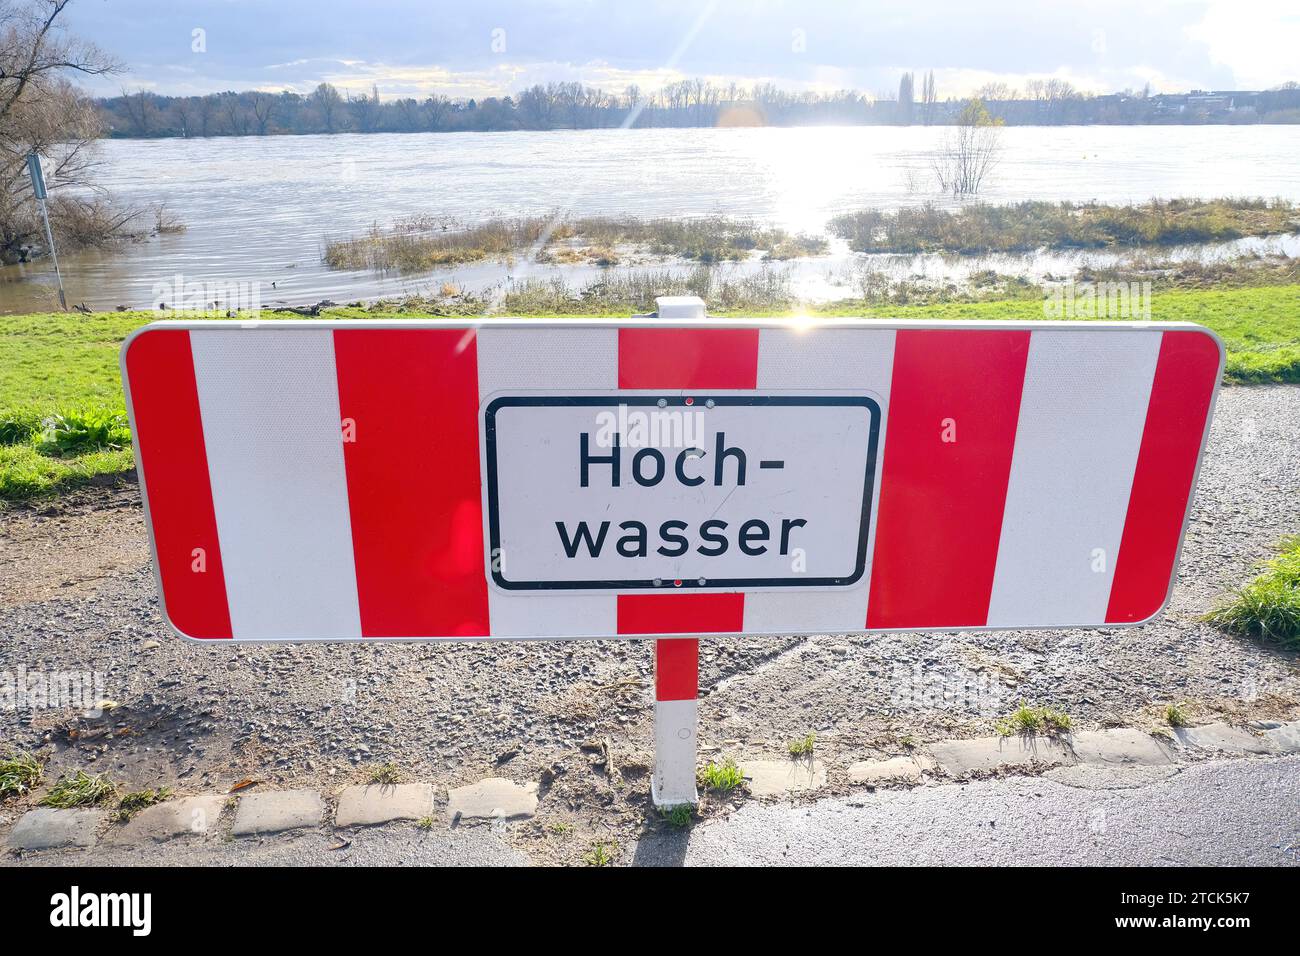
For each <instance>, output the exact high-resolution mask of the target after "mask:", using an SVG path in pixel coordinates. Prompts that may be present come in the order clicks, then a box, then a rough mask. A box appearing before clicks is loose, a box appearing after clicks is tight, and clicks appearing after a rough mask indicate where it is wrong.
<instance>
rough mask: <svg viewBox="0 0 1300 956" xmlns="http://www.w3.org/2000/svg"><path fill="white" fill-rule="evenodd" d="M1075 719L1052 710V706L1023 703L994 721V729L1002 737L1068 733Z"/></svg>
mask: <svg viewBox="0 0 1300 956" xmlns="http://www.w3.org/2000/svg"><path fill="white" fill-rule="evenodd" d="M1072 725H1073V721H1072V720H1070V715H1069V714H1064V713H1061V712H1060V711H1058V710H1052V709H1051V708H1050V707H1030V706H1028V705H1027V704H1021V705H1020V706H1019V707H1017V708H1016V709H1015V710H1013V711H1012V712H1011V713H1010V714H1009V715H1008V716H1006V717H1004V718H1002V719H1001V720H999V721H997V722H995V723H994V725H993V726H994V729H995V730H996V731H997V732H998V736H1000V737H1014V736H1020V735H1023V736H1028V737H1032V736H1034V735H1036V734H1052V735H1054V734H1067V733H1069V732H1070V728H1071V726H1072Z"/></svg>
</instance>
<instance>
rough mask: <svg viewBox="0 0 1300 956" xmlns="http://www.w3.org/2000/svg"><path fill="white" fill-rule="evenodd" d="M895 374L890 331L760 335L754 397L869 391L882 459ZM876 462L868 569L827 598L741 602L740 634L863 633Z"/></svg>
mask: <svg viewBox="0 0 1300 956" xmlns="http://www.w3.org/2000/svg"><path fill="white" fill-rule="evenodd" d="M893 372H894V330H893V329H817V330H815V331H812V330H810V331H808V332H800V331H797V330H792V329H763V330H762V331H760V332H759V334H758V390H759V391H760V392H761V391H762V390H764V389H809V390H814V391H836V392H841V393H844V392H855V393H861V392H867V393H869V394H870V395H871V396H872V397H873V398H875V399H876V401H877V402H879V403H880V418H881V420H880V435H879V438H878V439H877V442H876V456H877V458H878V459H879V457H880V456H881V455H883V454H884V451H885V423H886V421H888V419H889V387H890V383H891V382H892V380H893ZM880 473H881V469H880V466H879V463H877V465H876V486H875V489H874V492H873V494H872V501H871V527H870V531H869V533H868V535H867V568H866V571H865V572H864V573H863V575H862V579H861V580H860V581H858V583H857V584H855V585H854V586H853V587H849V588H834V589H832V590H825V591H790V590H786V591H763V592H752V591H751V592H748V593H746V595H745V630H746V631H755V632H758V633H769V634H770V633H777V634H780V633H802V634H808V633H819V632H826V631H832V632H833V631H836V630H854V631H860V630H862V629H863V628H865V627H866V626H867V597H868V595H869V594H870V591H871V555H872V553H873V552H874V550H875V541H876V508H877V506H878V505H879V503H880Z"/></svg>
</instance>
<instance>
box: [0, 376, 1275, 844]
mask: <svg viewBox="0 0 1300 956" xmlns="http://www.w3.org/2000/svg"><path fill="white" fill-rule="evenodd" d="M1297 531H1300V386H1268V387H1258V388H1230V389H1225V390H1224V391H1223V393H1222V395H1221V397H1220V400H1219V406H1218V411H1217V414H1216V418H1215V422H1214V426H1213V434H1212V437H1211V442H1210V446H1209V451H1208V458H1207V461H1206V463H1205V466H1204V467H1203V469H1202V472H1201V478H1200V484H1199V487H1198V491H1197V498H1196V505H1195V511H1194V514H1193V520H1192V522H1191V525H1190V528H1189V530H1188V535H1187V541H1186V545H1185V548H1184V554H1183V559H1182V563H1181V566H1180V574H1179V581H1178V585H1177V588H1176V590H1175V594H1174V600H1173V603H1172V605H1171V607H1170V608H1169V610H1168V611H1167V612H1166V614H1165V615H1164V616H1163V617H1162V618H1161V619H1160V620H1158V621H1156V622H1154V623H1152V624H1149V625H1146V626H1144V627H1141V628H1134V629H1111V630H1105V629H1102V630H1062V631H1038V632H998V633H977V634H970V633H951V634H948V633H944V634H888V635H878V636H844V635H816V636H810V637H793V636H792V637H788V638H780V639H767V638H750V639H742V638H736V639H725V640H724V639H719V640H712V641H708V642H703V643H702V645H701V673H700V692H701V707H700V741H701V748H702V750H703V757H704V759H709V758H710V757H714V756H717V755H720V754H721V755H728V756H735V757H738V758H740V759H741V762H742V765H743V762H744V759H745V758H751V759H755V758H761V757H767V758H775V757H780V756H784V755H785V752H786V743H787V741H789V740H791V739H793V738H796V737H802V736H804V735H805V734H807V733H810V732H811V733H815V734H816V754H817V758H818V759H820V760H822V761H824V762H825V763H826V764H827V766H828V770H829V792H836V791H843V790H846V789H847V787H848V784H847V777H846V770H847V767H848V766H849V764H851V763H853V762H855V761H858V760H865V759H872V758H877V757H883V756H889V755H893V754H898V753H902V752H905V749H906V748H907V747H908V746H922V747H923V746H924V744H925V743H926V742H927V741H932V740H938V739H943V738H950V737H962V736H976V735H981V734H988V733H990V732H991V730H992V726H993V720H994V719H995V718H996V717H998V716H1000V715H1001V714H1004V713H1006V712H1007V711H1009V710H1011V709H1013V708H1014V707H1015V706H1016V705H1017V704H1018V703H1019V702H1020V701H1021V700H1023V701H1025V702H1028V703H1031V704H1042V705H1050V706H1053V707H1055V708H1056V709H1059V710H1062V711H1065V712H1066V713H1068V714H1069V715H1070V716H1071V717H1072V718H1073V720H1074V724H1075V727H1076V728H1078V729H1088V728H1095V727H1102V726H1117V725H1126V726H1137V727H1148V728H1149V727H1152V726H1154V725H1155V724H1156V722H1157V720H1158V711H1159V709H1160V708H1161V707H1162V706H1163V705H1164V704H1167V703H1175V702H1176V703H1183V704H1185V705H1187V707H1188V709H1189V711H1190V713H1191V714H1192V716H1193V718H1194V720H1195V721H1197V722H1200V721H1203V720H1210V719H1228V720H1230V721H1231V720H1246V719H1288V718H1293V717H1295V716H1296V715H1297V712H1298V711H1300V669H1298V668H1297V656H1296V655H1295V654H1294V653H1286V652H1283V651H1280V650H1278V649H1276V648H1273V647H1269V646H1265V645H1262V644H1259V643H1257V642H1254V641H1250V640H1243V639H1238V638H1234V637H1230V636H1227V635H1224V634H1222V633H1220V632H1219V631H1217V630H1215V629H1213V628H1211V627H1209V626H1208V625H1206V624H1204V623H1202V622H1200V621H1199V620H1198V617H1199V615H1200V614H1202V613H1203V612H1204V611H1205V610H1206V609H1208V608H1209V607H1210V606H1212V604H1213V603H1214V601H1215V600H1216V599H1218V598H1219V597H1220V596H1221V595H1222V594H1223V593H1224V592H1225V591H1228V590H1229V589H1231V588H1232V587H1234V586H1237V585H1239V584H1241V583H1243V582H1245V581H1246V580H1248V579H1249V578H1250V576H1251V574H1252V565H1253V564H1254V563H1255V562H1257V561H1259V560H1260V559H1262V558H1265V557H1267V556H1268V555H1269V553H1270V548H1271V546H1272V545H1273V544H1274V542H1276V541H1277V539H1278V538H1280V537H1281V536H1282V535H1284V534H1290V533H1296V532H1297ZM652 650H653V648H652V645H651V644H650V643H649V642H637V641H629V642H610V641H577V642H528V643H514V644H510V643H503V644H487V643H423V644H415V643H399V644H384V643H381V642H376V643H373V644H332V645H295V646H246V645H240V644H237V643H232V642H211V643H209V644H203V645H196V644H192V643H188V642H183V641H182V640H181V639H179V638H177V637H174V636H173V635H171V634H170V633H169V632H167V631H166V629H165V628H164V626H163V625H162V622H161V620H160V618H159V615H158V610H157V601H156V599H155V596H154V582H153V577H152V573H151V569H150V567H149V553H148V545H147V540H146V535H145V527H144V518H143V514H142V511H141V508H140V502H139V494H138V489H137V488H136V486H135V485H134V483H133V482H131V481H123V482H119V483H117V484H116V485H115V486H112V487H94V488H87V489H83V490H81V491H78V492H76V493H74V494H70V495H67V496H64V497H63V498H60V499H57V500H53V501H45V502H39V503H35V504H28V505H22V506H14V507H10V508H9V509H8V510H7V511H4V512H0V672H3V671H9V672H11V673H12V672H15V671H17V669H18V668H19V667H20V666H21V667H24V668H25V669H26V671H27V672H28V673H35V672H46V673H51V672H56V671H59V672H67V671H72V672H91V673H94V672H99V673H101V674H102V675H103V681H104V695H105V697H106V698H107V699H109V700H110V701H112V702H114V704H115V705H116V706H115V707H113V708H112V709H111V710H108V711H107V712H106V713H104V714H103V715H102V716H99V717H87V716H83V715H81V714H79V713H78V712H76V711H70V710H50V709H36V710H33V709H30V708H21V709H3V708H0V750H8V749H9V748H10V747H22V748H28V749H32V750H37V751H40V752H42V753H44V754H46V755H48V756H49V758H50V763H49V765H48V767H47V775H48V777H49V778H50V779H53V778H54V777H55V776H57V775H58V773H59V772H61V771H64V770H69V769H74V768H85V769H88V770H90V771H92V772H100V771H108V772H109V773H110V774H111V776H112V777H113V778H114V779H116V780H118V781H120V782H121V783H122V784H123V786H124V787H126V788H128V789H138V788H142V787H149V786H158V785H170V786H172V787H174V788H175V789H176V790H177V791H178V792H181V793H189V792H195V793H197V792H205V791H207V792H210V791H212V790H214V789H220V790H223V791H224V790H228V789H229V788H230V787H231V786H232V785H233V784H234V783H235V782H236V781H239V780H241V779H244V778H252V779H255V780H257V781H259V782H260V785H262V786H267V787H277V788H279V787H290V786H315V787H320V788H321V789H323V790H325V791H326V792H327V793H333V792H336V791H337V790H339V789H341V788H342V787H343V786H344V785H346V784H349V783H353V782H356V781H357V780H359V779H362V778H363V777H364V776H365V774H366V771H367V768H370V767H372V766H373V765H376V764H380V763H384V762H389V761H391V762H392V763H395V764H396V765H397V766H398V767H399V768H400V769H401V771H402V773H403V774H404V775H406V776H407V777H409V778H411V779H424V780H433V781H435V782H437V784H438V785H439V786H440V787H445V786H459V785H461V784H464V783H468V782H472V781H474V780H477V779H479V778H482V777H486V776H503V777H510V778H512V779H514V780H517V781H520V782H523V781H528V780H534V781H538V782H539V784H540V787H541V789H540V792H541V797H542V800H541V805H540V809H539V812H538V815H537V817H536V818H535V819H534V820H533V821H531V822H529V823H525V824H521V825H519V826H516V827H512V828H511V829H510V831H509V833H510V835H509V839H510V840H512V841H514V842H516V843H517V844H519V845H520V846H521V848H523V849H525V850H526V852H528V853H529V854H530V855H531V856H533V857H534V858H542V859H554V860H576V859H579V858H580V857H581V856H582V854H583V852H585V851H586V850H587V849H588V848H589V847H590V846H591V843H592V842H593V841H599V840H609V841H610V842H613V843H620V842H622V843H630V842H632V841H634V840H635V839H636V838H637V836H638V835H640V834H642V833H644V832H645V831H646V830H647V829H652V828H656V827H660V826H666V824H665V823H663V822H662V821H660V820H659V818H658V817H657V815H656V814H655V813H654V812H653V810H652V809H651V808H650V806H649V801H648V791H649V780H648V775H649V771H650V764H651V746H652V743H651V734H652V722H651V716H652V695H651V692H650V686H651V685H650V682H651V677H652V662H651V654H652ZM741 799H743V798H741V797H735V798H733V801H734V802H733V803H728V802H722V803H716V804H714V805H711V806H710V805H706V807H705V810H704V812H705V813H706V814H725V813H728V812H729V810H730V808H731V807H732V806H733V805H735V804H736V803H738V801H740V800H741ZM28 802H29V801H10V802H9V803H8V804H5V805H3V806H0V825H4V824H5V823H6V822H8V821H12V820H13V819H16V817H17V815H18V814H19V813H21V812H22V810H24V809H26V807H27V804H28ZM563 824H569V825H571V826H564V825H563Z"/></svg>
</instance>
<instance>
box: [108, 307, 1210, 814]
mask: <svg viewBox="0 0 1300 956" xmlns="http://www.w3.org/2000/svg"><path fill="white" fill-rule="evenodd" d="M682 308H685V309H686V310H687V311H689V310H690V309H691V308H697V309H699V314H700V315H702V306H698V305H696V306H691V305H690V304H689V303H688V304H683V303H680V302H673V303H663V304H662V308H661V311H662V312H663V313H665V314H668V313H671V311H672V310H673V309H682ZM679 314H680V313H679ZM1222 365H1223V350H1222V346H1221V343H1220V342H1219V341H1218V339H1217V338H1216V337H1215V336H1213V335H1212V334H1211V333H1210V332H1208V331H1207V330H1205V329H1203V328H1200V327H1199V326H1195V325H1179V324H1172V323H1104V322H1087V323H1068V322H1038V323H1030V322H999V323H975V322H948V323H944V322H932V323H915V322H892V321H867V320H840V321H830V322H824V323H816V324H808V323H792V322H785V321H779V320H777V321H744V320H734V319H729V320H726V321H725V322H720V321H716V320H714V321H710V320H707V319H704V318H668V317H667V316H666V315H661V316H660V317H657V318H651V319H636V320H628V321H622V322H618V321H581V320H579V321H558V320H510V319H499V320H483V321H478V322H468V323H463V324H459V325H455V324H451V323H449V322H447V321H445V320H439V321H430V322H421V321H406V322H394V323H383V322H373V321H360V322H268V323H260V322H259V323H241V324H239V325H236V324H234V323H226V322H189V323H184V322H179V323H177V322H163V323H156V324H153V325H150V326H147V327H145V328H143V329H141V330H138V331H137V332H135V333H134V334H133V335H132V336H131V337H130V338H129V339H128V340H127V342H126V344H125V345H124V346H123V349H122V373H123V380H124V383H125V385H126V392H127V403H128V409H129V412H130V416H131V425H132V428H133V430H134V434H135V454H136V462H137V465H138V467H139V474H140V478H141V486H142V490H143V493H144V499H145V507H146V513H147V517H148V524H149V529H150V536H151V544H152V548H153V555H154V564H155V568H156V570H157V574H158V584H159V589H160V595H161V600H162V606H163V610H164V615H165V617H166V619H167V621H168V622H169V624H170V625H171V626H172V627H173V628H174V629H176V630H177V631H178V632H179V633H180V634H182V635H183V636H185V637H188V638H193V639H201V640H210V639H226V640H237V641H313V640H324V641H342V640H369V639H386V640H402V639H443V640H446V639H482V640H516V639H539V638H544V639H573V638H586V637H605V638H625V639H630V638H653V639H656V640H657V644H656V651H655V690H656V694H655V697H656V706H655V718H656V719H655V748H656V757H655V772H654V776H653V793H654V800H655V802H656V804H657V805H660V806H672V805H676V804H680V803H689V802H694V801H695V800H696V789H695V754H696V718H697V699H696V698H697V689H698V688H697V681H698V674H697V672H698V644H697V641H698V638H699V637H701V636H708V635H755V636H761V635H784V634H792V633H865V632H875V631H889V630H906V631H924V630H954V629H991V628H1048V627H1050V628H1062V627H1115V626H1123V625H1130V624H1138V623H1141V622H1143V621H1145V620H1147V619H1149V618H1151V617H1153V616H1154V615H1156V614H1157V613H1159V611H1160V610H1161V608H1162V607H1163V606H1164V604H1165V603H1166V601H1167V599H1168V596H1169V593H1170V590H1171V587H1172V582H1173V579H1174V572H1175V563H1176V559H1177V555H1178V551H1179V548H1180V545H1181V541H1182V535H1183V530H1184V527H1185V524H1186V520H1187V515H1188V512H1189V509H1190V507H1191V500H1192V491H1193V487H1194V484H1195V477H1196V473H1197V470H1198V467H1199V463H1200V459H1201V454H1202V451H1203V448H1204V443H1205V439H1206V435H1207V433H1208V428H1209V423H1210V418H1211V414H1212V409H1213V403H1214V399H1215V394H1216V390H1217V387H1218V382H1219V378H1220V375H1221V371H1222Z"/></svg>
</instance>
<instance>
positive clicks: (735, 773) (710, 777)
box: [698, 758, 745, 793]
mask: <svg viewBox="0 0 1300 956" xmlns="http://www.w3.org/2000/svg"><path fill="white" fill-rule="evenodd" d="M698 776H699V781H700V785H701V786H703V787H704V789H705V790H712V791H713V792H714V793H730V792H731V791H732V790H735V789H736V788H737V787H739V786H740V785H741V784H742V783H744V782H745V772H744V771H743V770H741V769H740V768H739V767H738V766H736V761H734V760H732V759H730V758H728V759H726V760H724V761H723V762H722V763H715V762H714V761H712V760H710V761H709V763H708V766H706V767H705V768H704V769H703V770H701V771H700V772H699V774H698Z"/></svg>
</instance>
